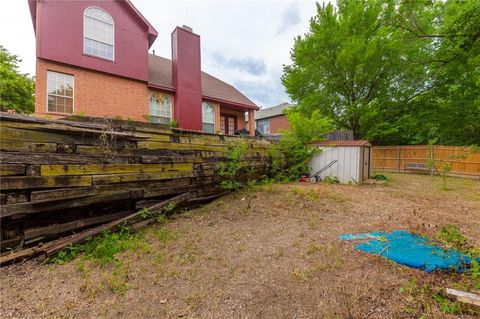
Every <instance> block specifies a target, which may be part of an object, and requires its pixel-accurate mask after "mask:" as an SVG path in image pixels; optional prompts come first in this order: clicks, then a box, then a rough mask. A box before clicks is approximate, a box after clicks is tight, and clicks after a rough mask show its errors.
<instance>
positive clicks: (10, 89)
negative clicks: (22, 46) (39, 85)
mask: <svg viewBox="0 0 480 319" xmlns="http://www.w3.org/2000/svg"><path fill="white" fill-rule="evenodd" d="M20 62H21V60H20V59H19V58H18V56H16V55H13V54H10V53H9V52H8V50H7V49H5V48H4V47H3V46H1V45H0V110H2V111H7V110H15V111H16V112H18V113H32V112H33V111H34V92H35V82H34V81H33V79H32V78H31V77H29V76H28V74H21V73H20V72H19V70H18V63H20Z"/></svg>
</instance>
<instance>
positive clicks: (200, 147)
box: [137, 141, 228, 152]
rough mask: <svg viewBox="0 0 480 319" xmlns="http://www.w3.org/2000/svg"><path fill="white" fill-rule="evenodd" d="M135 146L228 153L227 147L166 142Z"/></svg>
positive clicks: (142, 143)
mask: <svg viewBox="0 0 480 319" xmlns="http://www.w3.org/2000/svg"><path fill="white" fill-rule="evenodd" d="M137 144H138V148H147V149H163V150H199V151H218V152H222V151H223V152H226V151H228V147H227V146H213V145H201V144H181V143H166V142H151V141H140V142H138V143H137Z"/></svg>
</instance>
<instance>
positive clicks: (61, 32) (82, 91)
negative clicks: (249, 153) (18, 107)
mask: <svg viewBox="0 0 480 319" xmlns="http://www.w3.org/2000/svg"><path fill="white" fill-rule="evenodd" d="M28 4H29V7H30V13H31V16H32V21H33V27H34V30H35V36H36V47H37V51H36V54H37V61H36V62H37V65H36V88H35V114H37V115H40V116H47V115H49V116H53V117H55V116H65V115H70V114H83V115H89V116H108V117H116V116H121V117H122V118H125V119H127V118H129V119H133V120H148V121H152V122H155V123H161V124H169V123H170V122H172V121H176V122H177V123H178V126H179V127H180V128H183V129H189V130H196V131H205V132H210V133H223V134H233V133H234V131H235V130H237V129H242V128H244V127H245V113H248V119H250V121H249V123H250V124H249V127H247V129H248V130H249V131H250V132H251V134H253V133H254V127H253V123H254V120H253V119H254V111H256V110H258V109H259V108H258V106H257V105H255V103H253V102H252V101H251V100H249V99H248V98H247V97H245V96H244V95H243V94H242V93H240V92H239V91H238V90H237V89H235V88H234V87H233V86H231V85H229V84H227V83H225V82H223V81H221V80H219V79H217V78H215V77H213V76H211V75H209V74H207V73H205V72H202V71H201V59H200V36H199V35H197V34H195V33H193V32H192V29H190V28H188V27H185V26H184V27H177V28H176V29H175V30H174V31H173V33H172V60H168V59H165V58H162V57H159V56H155V55H152V54H149V53H148V50H149V48H150V47H151V46H152V44H153V42H154V41H155V39H156V37H157V31H156V30H155V29H154V28H153V26H152V25H151V24H150V23H149V22H148V21H147V20H146V19H145V18H144V17H143V16H142V15H141V13H140V12H139V11H138V10H137V9H136V8H135V7H134V6H133V4H132V3H130V1H128V0H109V1H100V0H97V1H94V0H84V1H53V0H28ZM250 126H251V127H250Z"/></svg>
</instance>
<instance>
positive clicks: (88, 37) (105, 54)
mask: <svg viewBox="0 0 480 319" xmlns="http://www.w3.org/2000/svg"><path fill="white" fill-rule="evenodd" d="M83 52H84V53H86V54H91V55H95V56H98V57H100V58H104V59H108V60H112V61H113V59H114V27H113V19H112V16H111V15H109V14H108V13H107V12H106V11H104V10H102V9H100V8H97V7H90V8H87V9H86V10H85V14H84V17H83Z"/></svg>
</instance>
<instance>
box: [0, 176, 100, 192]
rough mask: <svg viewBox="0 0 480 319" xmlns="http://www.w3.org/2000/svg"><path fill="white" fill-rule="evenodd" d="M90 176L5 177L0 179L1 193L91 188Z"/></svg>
mask: <svg viewBox="0 0 480 319" xmlns="http://www.w3.org/2000/svg"><path fill="white" fill-rule="evenodd" d="M91 185H92V177H91V176H15V177H13V176H7V177H3V178H2V179H0V188H1V189H2V191H5V190H11V189H33V188H55V187H80V186H91Z"/></svg>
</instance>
